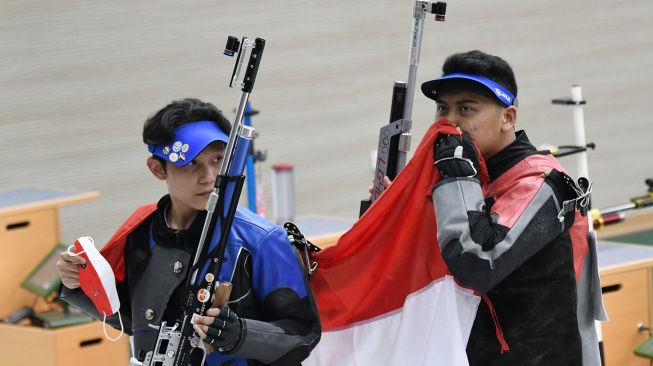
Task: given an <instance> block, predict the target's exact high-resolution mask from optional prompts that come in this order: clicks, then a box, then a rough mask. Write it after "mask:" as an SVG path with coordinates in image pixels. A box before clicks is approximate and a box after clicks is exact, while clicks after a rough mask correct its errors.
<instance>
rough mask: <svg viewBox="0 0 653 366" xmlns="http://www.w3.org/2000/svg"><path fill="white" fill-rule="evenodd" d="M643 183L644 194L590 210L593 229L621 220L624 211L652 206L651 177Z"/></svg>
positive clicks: (652, 185)
mask: <svg viewBox="0 0 653 366" xmlns="http://www.w3.org/2000/svg"><path fill="white" fill-rule="evenodd" d="M645 183H646V185H647V186H648V192H647V193H646V195H643V196H638V197H633V198H631V199H630V202H628V203H624V204H621V205H617V206H612V207H606V208H602V209H593V210H590V214H591V216H592V221H593V224H594V229H600V228H602V227H604V226H606V225H610V224H615V223H618V222H621V221H623V220H624V219H625V218H626V214H625V212H626V211H630V210H635V209H639V208H644V207H651V206H653V178H648V179H646V181H645Z"/></svg>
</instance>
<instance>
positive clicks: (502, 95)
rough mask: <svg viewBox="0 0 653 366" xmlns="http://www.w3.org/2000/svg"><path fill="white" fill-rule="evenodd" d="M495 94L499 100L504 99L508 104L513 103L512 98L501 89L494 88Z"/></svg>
mask: <svg viewBox="0 0 653 366" xmlns="http://www.w3.org/2000/svg"><path fill="white" fill-rule="evenodd" d="M494 92H495V93H497V96H498V97H499V98H503V99H505V100H507V101H508V103H512V98H510V96H508V94H506V93H504V92H503V91H501V89H499V88H494Z"/></svg>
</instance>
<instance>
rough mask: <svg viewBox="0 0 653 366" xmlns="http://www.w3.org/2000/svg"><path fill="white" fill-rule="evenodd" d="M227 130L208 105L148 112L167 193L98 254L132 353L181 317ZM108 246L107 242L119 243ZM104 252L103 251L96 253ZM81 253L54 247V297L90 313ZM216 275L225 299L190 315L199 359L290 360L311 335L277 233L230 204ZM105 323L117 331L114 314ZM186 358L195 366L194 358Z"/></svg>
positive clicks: (309, 345) (310, 314)
mask: <svg viewBox="0 0 653 366" xmlns="http://www.w3.org/2000/svg"><path fill="white" fill-rule="evenodd" d="M230 129H231V125H230V123H229V121H227V120H226V118H225V117H224V116H223V115H222V113H221V112H220V111H218V109H217V108H216V107H215V106H213V105H212V104H209V103H205V102H202V101H200V100H197V99H184V100H179V101H174V102H172V103H170V104H169V105H167V106H166V107H164V108H163V109H161V110H160V111H158V112H157V113H156V114H154V115H153V116H152V117H150V118H149V119H148V120H147V121H146V122H145V125H144V128H143V141H144V142H145V143H146V144H147V145H148V150H149V152H150V153H151V154H152V155H151V156H149V157H148V158H147V167H148V169H149V171H150V172H151V173H152V175H153V176H154V177H155V178H156V179H158V180H160V181H163V182H165V183H166V185H167V189H168V194H166V195H164V196H163V197H162V198H161V199H160V200H159V202H158V203H156V204H150V205H146V206H142V207H140V208H139V209H137V210H136V212H135V213H134V214H133V215H132V216H131V217H130V218H129V219H128V220H127V221H126V222H125V223H124V224H123V226H122V227H121V228H120V229H119V230H118V231H117V232H116V234H114V236H113V237H112V238H111V240H110V241H109V243H107V244H106V245H105V247H104V248H103V251H102V254H103V255H104V256H105V257H106V258H107V260H109V262H110V263H112V267H114V273H115V276H116V282H117V289H118V294H119V297H120V304H121V307H120V311H119V313H120V316H121V317H122V323H123V325H124V329H125V332H127V333H128V334H130V335H131V336H132V339H131V342H132V348H133V354H134V357H136V358H139V359H140V360H141V361H142V358H143V356H144V355H145V353H146V352H149V351H151V350H152V349H153V348H154V344H155V341H156V338H157V335H158V331H157V330H156V329H155V328H153V327H152V326H150V325H159V324H160V323H161V322H162V321H167V322H168V324H174V322H175V320H177V319H180V318H181V316H182V307H183V305H184V303H185V298H186V294H187V290H186V289H185V280H186V277H187V274H188V269H189V267H190V266H191V264H192V258H193V255H194V253H195V249H196V247H197V245H198V243H199V238H200V233H201V231H202V227H203V224H204V221H205V217H206V202H207V200H208V197H209V195H210V194H211V192H213V189H214V184H215V180H216V177H217V175H218V173H219V171H220V166H221V164H222V161H223V156H224V149H225V146H226V143H227V141H228V133H229V131H230ZM121 246H122V250H120V251H119V252H117V249H116V250H114V249H106V248H120V247H121ZM105 249H106V250H105ZM82 261H83V259H81V258H80V257H71V256H69V255H68V254H66V253H62V254H61V259H60V261H59V263H58V264H57V266H58V270H59V273H60V275H61V278H62V283H63V286H62V288H61V290H60V297H61V298H62V299H63V300H65V301H67V302H68V303H70V304H72V305H74V306H77V307H79V308H81V309H82V310H84V311H86V312H88V313H89V314H91V315H93V316H94V317H96V318H98V319H102V316H100V315H99V314H98V313H97V311H96V310H95V307H94V306H93V304H92V303H91V302H90V300H89V299H88V298H87V297H86V295H85V294H84V293H83V292H82V291H81V290H80V289H79V287H80V285H79V274H78V270H77V265H78V264H81V262H82ZM219 281H229V282H231V284H232V290H231V295H230V297H229V301H228V303H227V305H223V306H221V307H220V308H211V309H209V310H208V311H207V314H206V316H202V317H199V319H198V320H197V321H196V323H195V329H196V330H197V332H198V334H200V336H201V337H202V338H203V339H204V342H205V343H206V344H207V345H210V347H209V348H211V349H214V350H215V351H213V352H211V353H210V354H209V355H208V356H207V361H206V364H207V365H208V366H216V365H232V366H237V365H263V364H271V365H299V364H300V363H301V361H302V360H304V359H305V358H306V357H308V355H309V354H310V352H311V350H312V349H313V347H315V345H316V344H317V342H318V341H319V339H320V335H321V326H320V321H319V316H318V312H317V307H316V304H315V300H314V298H313V295H312V293H311V290H310V288H309V286H308V282H307V280H306V277H305V275H304V272H303V268H302V266H301V265H300V262H299V259H298V258H297V256H296V254H295V251H294V250H293V248H292V247H291V244H290V243H289V241H288V238H287V234H286V232H285V230H284V229H283V228H281V227H279V226H276V225H273V224H272V223H270V222H268V221H267V220H265V219H263V218H261V217H259V216H258V215H256V214H254V213H252V212H250V211H249V210H247V209H245V208H242V207H240V206H239V207H238V209H237V211H236V216H235V218H234V221H233V224H232V228H231V232H230V234H229V239H228V242H227V248H226V251H225V262H224V263H223V266H222V271H221V273H220V275H219ZM106 321H107V323H109V324H111V325H112V326H114V327H116V328H117V329H120V328H121V325H120V319H119V318H118V316H117V314H116V315H113V316H111V317H109V318H107V320H106ZM193 365H199V361H198V360H195V361H194V363H193Z"/></svg>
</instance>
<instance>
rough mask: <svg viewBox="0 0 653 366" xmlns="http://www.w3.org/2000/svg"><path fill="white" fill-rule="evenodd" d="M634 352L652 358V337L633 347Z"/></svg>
mask: <svg viewBox="0 0 653 366" xmlns="http://www.w3.org/2000/svg"><path fill="white" fill-rule="evenodd" d="M635 354H636V355H637V356H640V357H644V358H648V359H652V360H653V337H651V338H649V339H647V340H645V341H644V343H642V344H640V345H639V346H638V347H637V348H635Z"/></svg>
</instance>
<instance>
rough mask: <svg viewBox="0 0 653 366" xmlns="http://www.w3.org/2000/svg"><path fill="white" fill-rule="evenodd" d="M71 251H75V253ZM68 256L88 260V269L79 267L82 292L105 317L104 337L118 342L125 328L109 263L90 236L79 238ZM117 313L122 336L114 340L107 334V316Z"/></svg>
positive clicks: (70, 248)
mask: <svg viewBox="0 0 653 366" xmlns="http://www.w3.org/2000/svg"><path fill="white" fill-rule="evenodd" d="M71 250H74V252H72V251H71ZM68 254H69V255H71V256H81V257H82V258H84V259H85V260H86V267H84V268H82V267H81V266H78V268H79V284H80V286H81V288H82V291H84V293H85V294H86V296H88V298H89V299H90V300H91V301H92V302H93V304H94V305H95V308H96V309H97V311H98V313H100V314H101V315H103V316H104V319H103V324H104V336H105V337H106V338H107V339H109V340H111V341H117V340H118V339H119V338H120V337H121V336H122V334H123V331H124V327H123V325H122V318H121V317H120V312H119V311H118V310H120V299H119V298H118V291H117V290H116V278H115V276H114V274H113V270H112V269H111V266H110V265H109V262H107V260H106V259H104V257H103V256H102V254H100V252H99V251H98V250H97V248H95V243H94V241H93V238H91V237H90V236H82V237H80V238H78V239H77V240H76V241H75V244H73V245H71V246H70V247H69V248H68ZM115 313H118V319H120V335H118V337H116V338H112V337H109V335H108V334H107V330H106V319H107V316H111V315H113V314H115Z"/></svg>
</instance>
